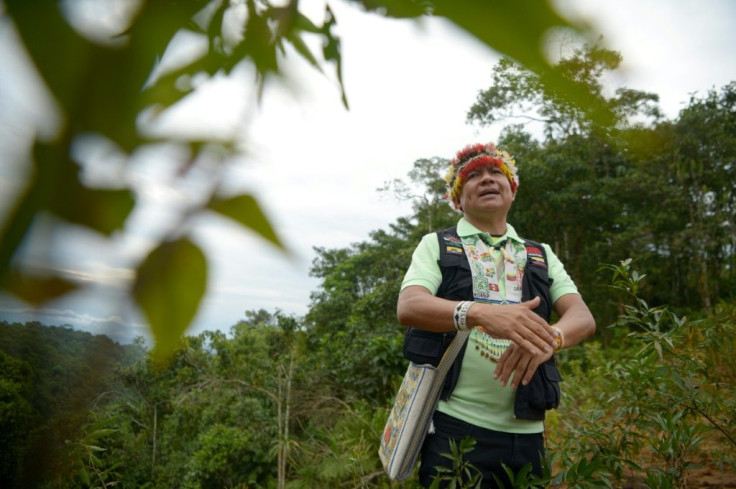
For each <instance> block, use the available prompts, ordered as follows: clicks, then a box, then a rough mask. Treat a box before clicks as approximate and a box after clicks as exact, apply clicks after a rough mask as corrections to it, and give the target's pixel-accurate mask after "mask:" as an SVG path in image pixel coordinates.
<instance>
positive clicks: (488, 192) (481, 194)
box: [480, 189, 499, 197]
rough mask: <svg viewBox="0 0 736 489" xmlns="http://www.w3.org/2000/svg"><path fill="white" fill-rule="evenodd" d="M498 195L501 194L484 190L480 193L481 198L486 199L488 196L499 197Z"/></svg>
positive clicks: (492, 190) (491, 190)
mask: <svg viewBox="0 0 736 489" xmlns="http://www.w3.org/2000/svg"><path fill="white" fill-rule="evenodd" d="M498 194H499V192H498V190H494V189H488V190H483V191H482V192H481V193H480V197H485V196H486V195H498Z"/></svg>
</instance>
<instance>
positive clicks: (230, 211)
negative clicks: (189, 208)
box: [207, 195, 284, 249]
mask: <svg viewBox="0 0 736 489" xmlns="http://www.w3.org/2000/svg"><path fill="white" fill-rule="evenodd" d="M207 207H208V208H209V209H210V210H213V211H215V212H218V213H220V214H222V215H223V216H226V217H229V218H230V219H232V220H234V221H236V222H238V223H240V224H242V225H243V226H245V227H247V228H249V229H252V230H253V231H255V232H256V233H258V234H259V235H260V236H261V237H263V238H265V239H267V240H268V241H270V242H271V243H273V244H274V245H276V246H278V247H279V248H281V249H284V245H283V244H282V243H281V240H280V239H279V237H278V236H277V235H276V231H274V229H273V227H272V226H271V223H270V222H269V221H268V218H267V217H266V215H265V214H264V213H263V211H262V210H261V206H260V205H258V202H257V201H256V199H255V198H254V197H253V196H252V195H238V196H236V197H231V198H229V199H214V200H212V201H211V202H210V203H209V205H208V206H207Z"/></svg>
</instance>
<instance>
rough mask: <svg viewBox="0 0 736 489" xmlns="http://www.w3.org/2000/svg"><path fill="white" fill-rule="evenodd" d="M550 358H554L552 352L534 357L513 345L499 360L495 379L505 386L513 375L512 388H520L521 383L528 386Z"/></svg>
mask: <svg viewBox="0 0 736 489" xmlns="http://www.w3.org/2000/svg"><path fill="white" fill-rule="evenodd" d="M550 358H552V352H551V351H550V352H549V353H539V354H536V355H532V354H530V353H529V352H527V351H525V350H523V349H522V348H519V346H517V345H516V344H514V343H512V344H511V345H510V346H509V347H508V348H507V349H506V351H505V352H504V354H503V355H501V358H500V359H499V360H498V365H497V366H496V370H495V371H494V372H493V378H494V379H498V380H499V381H500V382H501V385H503V386H505V385H506V382H508V380H509V378H510V377H511V374H514V378H513V380H512V381H511V387H512V388H516V387H518V386H519V384H520V383H522V384H524V385H526V384H528V383H529V381H531V380H532V376H533V375H534V372H536V371H537V368H538V367H539V366H540V365H541V364H542V363H544V362H546V361H547V360H549V359H550Z"/></svg>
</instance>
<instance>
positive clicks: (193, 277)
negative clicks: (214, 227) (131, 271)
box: [133, 238, 207, 358]
mask: <svg viewBox="0 0 736 489" xmlns="http://www.w3.org/2000/svg"><path fill="white" fill-rule="evenodd" d="M206 289H207V261H206V258H205V256H204V253H202V251H201V250H200V249H199V247H197V246H196V245H195V244H194V243H192V242H191V241H189V240H188V239H186V238H181V239H178V240H175V241H168V242H165V243H161V244H160V245H159V246H158V247H157V248H155V249H154V250H153V251H152V252H151V253H150V254H149V255H148V256H147V257H146V259H145V260H144V261H143V263H142V264H141V265H140V266H139V267H138V273H137V275H136V279H135V283H134V285H133V297H134V298H135V301H136V303H137V304H138V306H139V307H140V308H141V310H142V311H143V313H144V314H145V316H146V319H147V320H148V323H149V326H150V328H151V332H152V333H153V337H154V340H155V343H156V344H155V350H154V351H155V353H156V354H157V355H158V356H159V357H161V358H166V357H168V356H169V355H170V354H171V353H172V352H173V351H174V350H175V349H176V348H177V346H178V345H179V341H180V338H181V336H182V334H183V333H184V331H185V330H186V329H187V327H188V326H189V324H190V323H191V321H192V319H194V315H195V314H196V312H197V309H198V308H199V303H200V302H201V300H202V298H203V297H204V293H205V291H206Z"/></svg>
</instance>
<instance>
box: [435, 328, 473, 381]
mask: <svg viewBox="0 0 736 489" xmlns="http://www.w3.org/2000/svg"><path fill="white" fill-rule="evenodd" d="M468 335H470V330H465V331H458V332H457V334H456V335H455V338H453V339H452V342H451V343H450V346H448V347H447V350H446V351H445V354H444V355H442V360H440V364H439V365H437V382H436V383H437V384H438V385H439V386H442V384H443V383H444V380H445V377H446V376H447V372H449V371H450V367H451V366H452V364H453V363H454V362H455V358H457V354H458V353H460V350H462V348H463V345H464V344H465V340H466V339H468Z"/></svg>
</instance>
